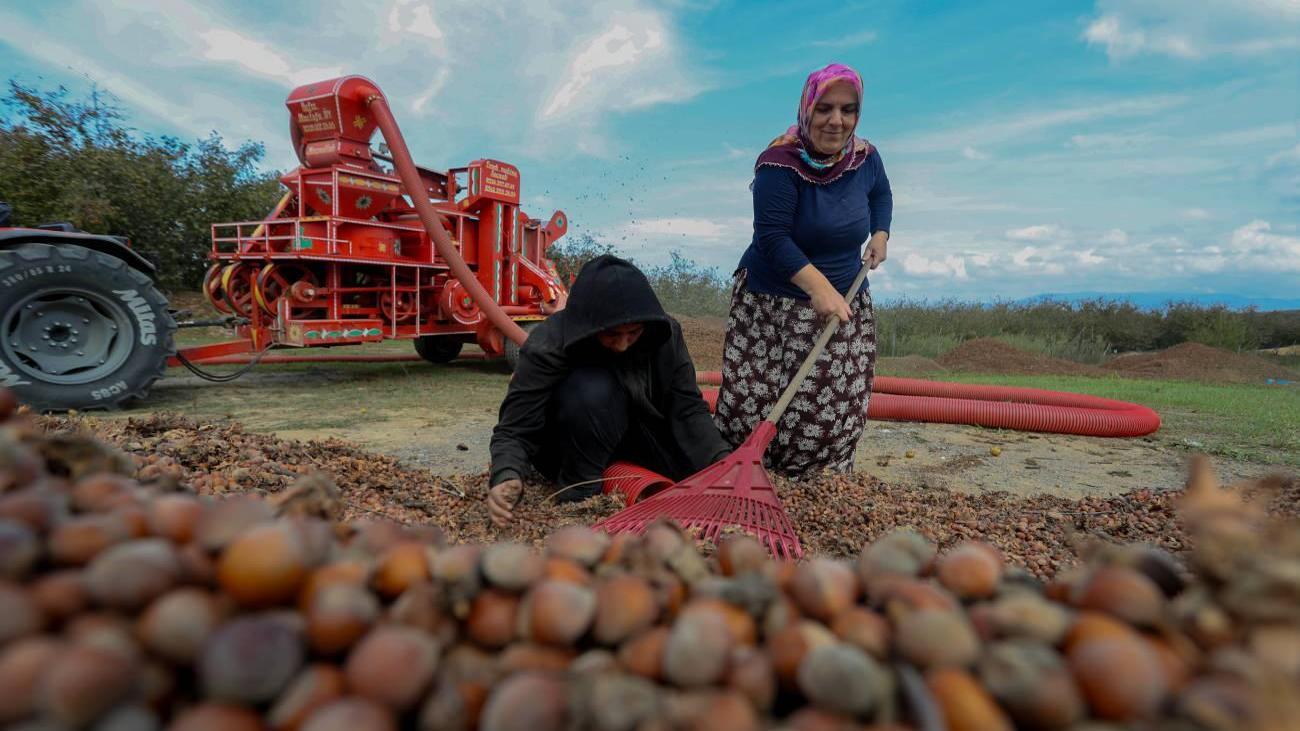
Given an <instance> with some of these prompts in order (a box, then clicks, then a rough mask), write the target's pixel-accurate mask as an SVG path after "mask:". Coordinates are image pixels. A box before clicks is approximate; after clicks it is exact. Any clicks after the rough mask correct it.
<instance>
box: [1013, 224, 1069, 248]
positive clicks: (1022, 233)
mask: <svg viewBox="0 0 1300 731" xmlns="http://www.w3.org/2000/svg"><path fill="white" fill-rule="evenodd" d="M1060 231H1061V227H1060V226H1057V225H1056V224H1042V225H1038V226H1025V227H1024V228H1013V229H1011V230H1009V231H1007V238H1009V239H1011V240H1012V241H1047V240H1049V239H1053V238H1055V237H1056V235H1057V234H1058V233H1060ZM1029 248H1032V247H1029Z"/></svg>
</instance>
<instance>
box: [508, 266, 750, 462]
mask: <svg viewBox="0 0 1300 731" xmlns="http://www.w3.org/2000/svg"><path fill="white" fill-rule="evenodd" d="M630 323H643V324H644V325H645V330H644V331H643V332H642V334H641V337H640V338H638V339H637V341H636V343H634V344H633V345H632V347H631V348H629V349H628V351H627V352H626V353H622V354H614V353H612V352H610V351H609V350H606V349H605V348H604V347H602V346H601V345H600V343H599V342H598V341H597V340H596V338H595V335H596V334H597V333H599V332H601V331H602V330H607V329H609V328H612V327H617V326H619V325H626V324H630ZM584 365H604V366H608V367H610V368H611V369H613V370H614V372H615V374H616V375H617V376H618V379H619V381H620V382H621V383H622V384H623V386H624V388H626V389H627V393H628V396H629V398H630V400H631V403H632V407H633V409H634V411H635V412H636V413H637V415H638V418H641V419H643V420H646V421H647V422H650V423H651V424H652V425H654V426H656V427H661V428H659V429H656V431H660V432H661V433H665V434H669V435H671V438H672V442H673V443H674V444H675V445H676V448H677V449H680V450H681V452H682V456H683V457H685V460H686V461H687V462H689V463H690V464H691V465H693V468H694V469H695V470H699V469H703V468H704V467H707V466H708V465H710V464H712V463H713V462H714V461H716V460H718V459H720V458H721V457H722V456H724V455H726V453H727V452H728V451H729V449H730V447H729V446H728V445H727V443H726V442H725V441H723V439H722V436H721V435H720V434H719V433H718V429H717V427H715V426H714V424H713V418H712V416H710V414H709V407H708V404H706V403H705V402H704V398H703V397H702V396H701V395H700V389H699V386H698V385H696V382H695V366H694V365H693V364H692V363H691V358H690V354H689V353H688V352H687V350H686V341H685V340H684V339H683V338H682V329H681V325H679V324H678V323H677V321H676V320H674V319H673V318H671V317H669V316H668V314H667V313H665V312H664V310H663V307H662V306H661V305H660V304H659V299H658V298H657V297H655V294H654V291H653V290H651V289H650V282H649V281H648V280H647V279H646V277H645V275H644V274H642V273H641V271H640V270H639V269H637V268H636V267H635V266H633V265H632V264H631V263H630V262H627V261H624V260H623V259H620V258H618V257H616V256H610V255H605V256H600V257H597V258H595V259H592V260H591V261H589V262H587V264H586V265H585V266H583V267H582V271H581V272H579V274H578V278H577V279H576V280H575V281H574V283H573V289H572V291H571V292H570V294H569V302H568V305H567V306H566V307H565V308H564V309H563V310H561V311H560V312H558V313H556V314H554V315H552V316H551V317H549V318H547V319H546V320H545V321H544V322H542V323H541V324H540V325H538V326H537V327H536V328H535V329H534V330H533V331H532V332H531V333H530V334H529V336H528V340H526V341H525V342H524V345H523V347H522V348H521V349H520V351H519V365H518V367H517V368H516V370H515V373H514V376H513V378H512V379H511V381H510V390H509V391H508V392H507V393H506V397H505V400H504V401H502V403H501V412H500V415H499V418H498V421H497V426H496V429H495V430H493V432H492V445H491V451H492V469H491V482H490V484H492V485H496V484H499V483H501V482H502V481H504V480H508V479H512V478H520V477H522V476H523V475H524V474H525V472H526V471H527V467H528V464H529V463H530V462H531V461H532V458H533V457H534V456H535V455H536V454H537V453H538V451H539V450H540V449H541V448H542V447H543V444H544V443H545V436H546V435H545V429H546V415H547V406H548V399H549V397H550V395H551V393H553V392H554V391H555V389H556V388H557V387H558V386H559V385H560V384H561V383H562V382H563V381H564V379H565V378H567V377H568V376H569V374H570V373H572V372H573V370H574V369H575V368H577V367H579V366H584Z"/></svg>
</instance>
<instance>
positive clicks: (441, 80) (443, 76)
mask: <svg viewBox="0 0 1300 731" xmlns="http://www.w3.org/2000/svg"><path fill="white" fill-rule="evenodd" d="M450 80H451V69H449V68H447V67H446V66H443V67H442V68H440V69H438V72H437V73H436V74H435V75H434V77H433V81H432V82H430V83H429V86H428V88H426V89H425V90H424V91H423V92H422V93H421V94H420V95H419V96H417V97H415V99H413V100H412V101H411V111H413V112H415V113H416V114H420V113H421V112H423V111H424V110H425V109H426V108H427V107H428V106H429V102H431V101H433V100H434V98H435V97H437V96H438V94H439V93H441V92H442V90H443V89H445V88H446V87H447V82H448V81H450Z"/></svg>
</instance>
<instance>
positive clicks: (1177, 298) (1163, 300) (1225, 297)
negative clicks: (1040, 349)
mask: <svg viewBox="0 0 1300 731" xmlns="http://www.w3.org/2000/svg"><path fill="white" fill-rule="evenodd" d="M1096 299H1103V300H1113V301H1117V302H1131V303H1133V304H1134V305H1136V306H1138V307H1140V308H1142V309H1159V308H1162V307H1164V306H1165V305H1166V304H1168V303H1170V302H1192V303H1195V304H1198V305H1201V306H1203V307H1212V306H1214V305H1223V306H1225V307H1228V308H1231V309H1234V310H1238V309H1245V308H1247V307H1252V306H1253V307H1256V308H1258V309H1259V310H1260V311H1262V312H1273V311H1277V310H1300V299H1280V298H1273V297H1252V296H1249V295H1243V294H1201V293H1194V292H1069V293H1052V294H1036V295H1034V296H1032V297H1024V298H1021V299H1018V300H1016V301H1015V303H1016V304H1032V303H1034V302H1041V301H1043V300H1056V301H1058V302H1083V301H1087V300H1096Z"/></svg>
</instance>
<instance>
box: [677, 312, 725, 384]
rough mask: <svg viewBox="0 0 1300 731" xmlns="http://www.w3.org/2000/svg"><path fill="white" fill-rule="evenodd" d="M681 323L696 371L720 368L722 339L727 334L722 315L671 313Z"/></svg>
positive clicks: (683, 335) (717, 369)
mask: <svg viewBox="0 0 1300 731" xmlns="http://www.w3.org/2000/svg"><path fill="white" fill-rule="evenodd" d="M673 317H675V318H677V321H678V322H680V323H681V324H682V337H684V338H686V347H687V348H688V349H689V350H690V351H691V360H693V361H695V370H697V371H719V370H722V341H723V340H724V339H725V338H726V336H727V320H726V318H724V317H687V316H682V315H673Z"/></svg>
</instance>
